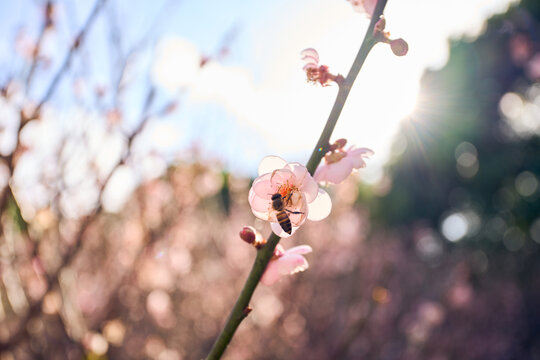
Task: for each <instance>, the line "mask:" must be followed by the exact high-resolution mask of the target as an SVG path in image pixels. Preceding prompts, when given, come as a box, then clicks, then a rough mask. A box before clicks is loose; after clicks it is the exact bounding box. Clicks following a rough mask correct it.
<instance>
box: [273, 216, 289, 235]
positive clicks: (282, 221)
mask: <svg viewBox="0 0 540 360" xmlns="http://www.w3.org/2000/svg"><path fill="white" fill-rule="evenodd" d="M276 218H277V220H278V222H279V225H280V226H281V228H282V229H283V231H285V232H286V233H287V234H289V235H290V234H291V232H292V225H291V219H289V215H287V213H286V212H285V211H279V212H278V213H277V214H276Z"/></svg>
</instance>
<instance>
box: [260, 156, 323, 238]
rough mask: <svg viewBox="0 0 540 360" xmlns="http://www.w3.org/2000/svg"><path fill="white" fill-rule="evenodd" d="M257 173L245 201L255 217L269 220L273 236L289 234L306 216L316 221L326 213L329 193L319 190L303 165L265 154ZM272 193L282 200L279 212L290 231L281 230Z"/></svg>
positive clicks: (287, 235)
mask: <svg viewBox="0 0 540 360" xmlns="http://www.w3.org/2000/svg"><path fill="white" fill-rule="evenodd" d="M259 175H260V176H259V177H258V178H256V179H255V181H254V182H253V185H252V186H251V189H250V190H249V204H250V206H251V211H252V212H253V214H254V215H255V216H256V217H258V218H259V219H262V220H266V221H270V223H271V224H270V226H271V227H272V231H274V233H275V234H276V235H278V236H280V237H289V236H290V235H292V234H293V233H294V232H295V231H296V229H298V227H299V226H300V225H302V224H303V223H304V222H305V221H306V219H309V220H314V221H318V220H322V219H324V218H325V217H327V216H328V214H329V213H330V210H331V208H332V201H331V200H330V196H328V194H327V193H326V192H325V191H324V190H322V189H319V186H318V185H317V182H316V181H315V180H314V179H313V177H312V176H311V175H310V174H309V172H308V171H307V169H306V167H305V166H303V165H301V164H299V163H288V162H287V161H285V160H283V159H282V158H280V157H277V156H267V157H265V158H264V159H263V160H262V161H261V164H260V165H259ZM275 194H280V195H281V198H282V199H283V204H284V209H283V211H285V212H286V214H287V217H288V219H289V220H290V222H291V225H292V231H291V232H290V233H288V232H287V231H285V230H284V229H283V227H282V226H281V225H280V224H279V221H278V219H277V215H278V214H279V213H280V211H278V210H276V209H274V207H273V206H272V196H273V195H275Z"/></svg>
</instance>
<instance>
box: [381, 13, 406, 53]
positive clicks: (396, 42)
mask: <svg viewBox="0 0 540 360" xmlns="http://www.w3.org/2000/svg"><path fill="white" fill-rule="evenodd" d="M385 27H386V20H385V18H384V17H383V16H381V18H380V19H379V21H377V23H376V24H375V28H374V29H373V37H374V38H375V39H376V40H377V41H380V42H383V43H385V44H390V49H392V52H393V53H394V55H396V56H405V55H407V52H409V44H407V42H406V41H405V40H403V39H402V38H399V39H390V33H389V32H385V31H384V28H385Z"/></svg>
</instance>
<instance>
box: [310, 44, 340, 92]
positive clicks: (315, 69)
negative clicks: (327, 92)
mask: <svg viewBox="0 0 540 360" xmlns="http://www.w3.org/2000/svg"><path fill="white" fill-rule="evenodd" d="M300 56H301V58H302V60H303V61H304V62H305V63H306V64H305V65H304V67H303V70H304V71H305V72H306V76H307V80H308V81H309V82H312V83H317V82H318V83H320V84H321V85H322V86H328V85H330V84H331V83H332V82H333V81H335V82H336V83H338V84H340V83H341V82H342V80H343V77H342V76H341V75H334V74H332V73H330V71H329V70H328V66H327V65H320V66H319V53H318V52H317V50H315V49H313V48H308V49H304V50H302V51H301V52H300Z"/></svg>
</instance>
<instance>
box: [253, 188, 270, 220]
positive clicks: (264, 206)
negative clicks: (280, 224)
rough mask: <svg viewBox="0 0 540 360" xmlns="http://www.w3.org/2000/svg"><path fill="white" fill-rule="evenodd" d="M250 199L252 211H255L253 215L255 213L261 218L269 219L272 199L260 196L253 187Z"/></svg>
mask: <svg viewBox="0 0 540 360" xmlns="http://www.w3.org/2000/svg"><path fill="white" fill-rule="evenodd" d="M248 201H249V205H250V206H251V211H252V212H253V215H255V216H256V217H258V218H259V219H261V220H266V221H268V220H269V214H268V211H269V209H270V208H271V207H272V204H271V202H270V201H268V200H266V199H263V198H261V197H258V196H257V195H256V194H255V192H254V191H253V188H251V189H250V190H249V196H248Z"/></svg>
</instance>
